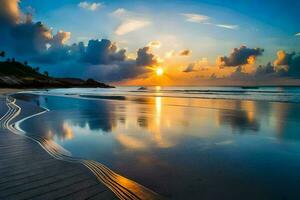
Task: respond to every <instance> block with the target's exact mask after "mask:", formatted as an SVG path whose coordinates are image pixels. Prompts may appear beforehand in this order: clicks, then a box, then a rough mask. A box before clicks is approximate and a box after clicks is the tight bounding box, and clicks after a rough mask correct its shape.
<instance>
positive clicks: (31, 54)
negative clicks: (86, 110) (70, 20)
mask: <svg viewBox="0 0 300 200" xmlns="http://www.w3.org/2000/svg"><path fill="white" fill-rule="evenodd" d="M70 36H71V33H70V32H65V31H62V30H61V31H58V32H57V33H56V34H53V33H52V30H51V29H49V28H48V27H47V26H46V25H44V24H43V23H42V22H33V20H32V16H31V14H23V13H22V12H21V11H20V9H19V0H0V44H1V50H4V51H5V52H6V54H7V56H15V57H17V58H18V59H23V60H25V59H26V60H28V61H30V62H31V63H33V64H34V65H39V66H40V68H41V69H42V70H48V71H49V72H50V74H51V75H54V76H76V77H85V78H88V77H91V78H99V80H100V79H101V80H106V81H119V80H123V79H127V78H133V77H137V76H143V75H144V74H145V73H147V72H148V70H149V69H147V66H154V65H156V64H157V63H158V61H157V58H156V57H155V55H154V54H152V53H151V52H150V48H149V47H144V48H140V49H139V50H138V52H137V58H136V59H129V58H128V57H127V56H126V50H125V49H119V48H118V47H117V45H116V44H115V43H113V42H111V41H110V40H108V39H102V40H98V39H91V40H89V42H88V44H87V46H85V45H84V43H83V42H79V43H75V44H72V45H69V44H66V42H67V41H68V40H69V39H70Z"/></svg>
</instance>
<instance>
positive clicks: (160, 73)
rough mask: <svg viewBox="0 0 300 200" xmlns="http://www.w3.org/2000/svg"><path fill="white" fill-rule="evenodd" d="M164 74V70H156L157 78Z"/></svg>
mask: <svg viewBox="0 0 300 200" xmlns="http://www.w3.org/2000/svg"><path fill="white" fill-rule="evenodd" d="M163 74H164V70H163V69H162V68H160V67H159V68H157V69H156V75H157V76H161V75H163Z"/></svg>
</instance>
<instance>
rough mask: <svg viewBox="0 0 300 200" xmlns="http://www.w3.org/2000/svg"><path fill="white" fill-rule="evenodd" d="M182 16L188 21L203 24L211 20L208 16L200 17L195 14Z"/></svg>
mask: <svg viewBox="0 0 300 200" xmlns="http://www.w3.org/2000/svg"><path fill="white" fill-rule="evenodd" d="M182 15H183V16H184V17H186V21H188V22H194V23H203V22H205V21H207V20H208V19H209V17H208V16H206V15H199V14H195V13H183V14H182Z"/></svg>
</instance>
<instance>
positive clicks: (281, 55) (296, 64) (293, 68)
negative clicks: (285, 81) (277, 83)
mask: <svg viewBox="0 0 300 200" xmlns="http://www.w3.org/2000/svg"><path fill="white" fill-rule="evenodd" d="M274 66H275V67H280V66H283V67H286V68H283V69H282V68H279V69H281V70H280V71H281V74H282V75H287V76H291V77H297V78H300V54H299V53H295V52H292V53H286V52H285V51H283V50H280V51H278V52H277V59H276V60H275V61H274Z"/></svg>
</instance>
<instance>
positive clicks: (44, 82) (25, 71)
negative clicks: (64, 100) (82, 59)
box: [0, 51, 114, 88]
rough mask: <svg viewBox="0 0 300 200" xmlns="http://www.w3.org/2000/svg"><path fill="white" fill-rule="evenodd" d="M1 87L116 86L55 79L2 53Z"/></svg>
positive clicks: (73, 79)
mask: <svg viewBox="0 0 300 200" xmlns="http://www.w3.org/2000/svg"><path fill="white" fill-rule="evenodd" d="M1 57H2V60H3V61H0V87H1V88H70V87H94V88H97V87H98V88H113V87H114V86H111V85H108V84H105V83H101V82H98V81H95V80H93V79H87V80H83V79H79V78H55V77H51V76H49V73H48V72H47V71H45V72H40V68H39V67H35V68H34V67H31V66H29V65H28V63H27V62H24V63H21V62H19V61H17V60H16V59H15V58H6V59H5V52H3V51H2V52H0V58H1Z"/></svg>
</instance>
